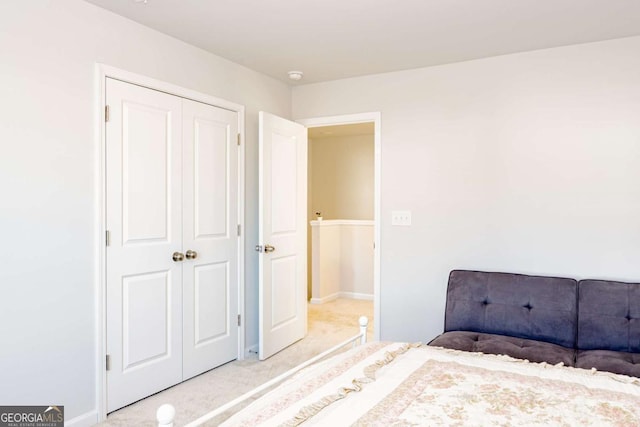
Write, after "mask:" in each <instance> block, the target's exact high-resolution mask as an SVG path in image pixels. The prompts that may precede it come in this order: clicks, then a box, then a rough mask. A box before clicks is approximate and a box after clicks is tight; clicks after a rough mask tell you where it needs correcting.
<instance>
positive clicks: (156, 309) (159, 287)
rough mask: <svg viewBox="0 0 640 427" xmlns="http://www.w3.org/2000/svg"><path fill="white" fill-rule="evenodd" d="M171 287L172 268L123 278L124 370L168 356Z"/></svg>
mask: <svg viewBox="0 0 640 427" xmlns="http://www.w3.org/2000/svg"><path fill="white" fill-rule="evenodd" d="M170 287H171V280H170V272H169V271H162V272H157V273H150V274H139V275H134V276H129V277H123V279H122V288H123V289H122V307H123V315H124V317H123V319H122V332H123V337H122V338H123V340H122V341H123V349H122V355H123V359H124V362H123V371H127V370H128V369H132V368H140V367H143V366H144V365H148V364H150V363H154V362H155V361H157V360H159V359H162V358H164V357H167V356H169V350H170V348H171V346H170V341H171V338H172V337H171V329H172V328H171V326H172V323H173V322H174V319H173V318H172V313H171V304H170V301H169V298H170V295H171V289H170Z"/></svg>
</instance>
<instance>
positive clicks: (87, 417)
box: [64, 411, 98, 427]
mask: <svg viewBox="0 0 640 427" xmlns="http://www.w3.org/2000/svg"><path fill="white" fill-rule="evenodd" d="M96 424H98V411H91V412H87V413H86V414H82V415H78V416H77V417H75V418H72V419H70V420H65V422H64V425H65V427H89V426H93V425H96Z"/></svg>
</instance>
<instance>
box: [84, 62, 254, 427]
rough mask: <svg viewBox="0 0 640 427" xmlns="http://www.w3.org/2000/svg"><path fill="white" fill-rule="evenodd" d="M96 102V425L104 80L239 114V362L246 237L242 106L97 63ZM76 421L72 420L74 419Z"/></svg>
mask: <svg viewBox="0 0 640 427" xmlns="http://www.w3.org/2000/svg"><path fill="white" fill-rule="evenodd" d="M95 74H96V83H95V90H96V103H95V120H97V123H96V124H95V129H96V132H95V134H94V138H95V144H96V146H97V147H99V148H98V150H97V153H96V155H95V159H94V161H95V165H96V168H95V170H96V173H95V183H96V184H95V188H94V190H95V192H96V199H95V200H96V202H95V218H96V219H95V222H94V227H95V229H96V245H97V250H96V253H95V266H96V276H95V278H94V279H95V286H96V298H95V308H96V310H95V311H96V344H95V345H96V410H97V420H98V422H100V421H103V420H105V419H106V418H107V381H106V377H107V373H106V371H105V369H104V360H105V355H106V348H107V345H106V338H107V334H106V322H105V320H106V319H105V313H106V270H105V256H106V253H105V245H104V242H105V240H104V238H105V232H106V227H105V197H106V192H105V185H106V176H105V173H106V171H105V167H106V165H105V161H106V159H105V139H104V136H105V125H104V107H105V104H106V92H105V91H106V88H105V79H106V78H107V77H109V78H113V79H116V80H120V81H123V82H127V83H131V84H135V85H138V86H143V87H146V88H149V89H153V90H157V91H161V92H165V93H168V94H171V95H176V96H179V97H181V98H186V99H190V100H193V101H196V102H202V103H204V104H209V105H213V106H216V107H220V108H224V109H226V110H230V111H235V112H237V113H238V132H239V133H240V147H239V150H238V216H237V218H238V224H239V225H240V226H241V235H240V236H239V237H238V314H239V315H240V316H241V318H242V326H240V327H238V359H239V360H242V359H244V357H245V350H244V346H245V342H244V341H245V328H246V321H245V319H246V315H245V314H246V313H245V312H244V306H245V304H244V298H245V293H244V288H245V283H244V280H245V275H244V266H245V254H244V248H245V238H246V225H245V221H244V218H245V211H244V210H245V200H244V198H245V188H244V184H245V178H244V171H245V129H244V124H245V120H244V116H245V108H244V106H243V105H240V104H236V103H234V102H230V101H227V100H224V99H221V98H217V97H214V96H210V95H207V94H204V93H201V92H197V91H194V90H191V89H187V88H184V87H181V86H177V85H174V84H171V83H167V82H163V81H161V80H156V79H153V78H151V77H147V76H143V75H140V74H135V73H131V72H129V71H125V70H121V69H119V68H115V67H111V66H109V65H105V64H100V63H96V65H95ZM74 420H75V419H74Z"/></svg>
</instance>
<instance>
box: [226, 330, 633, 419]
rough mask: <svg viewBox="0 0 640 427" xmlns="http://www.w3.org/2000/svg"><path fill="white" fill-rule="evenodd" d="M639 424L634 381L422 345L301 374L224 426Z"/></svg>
mask: <svg viewBox="0 0 640 427" xmlns="http://www.w3.org/2000/svg"><path fill="white" fill-rule="evenodd" d="M300 424H303V425H304V426H307V425H316V426H377V425H380V426H422V425H429V426H438V425H443V426H516V425H517V426H550V425H552V426H585V425H595V426H640V379H638V378H635V377H626V376H622V375H615V374H610V373H606V372H596V371H595V370H584V369H577V368H571V367H564V366H560V365H556V366H553V365H548V364H544V363H529V362H527V361H523V360H519V359H513V358H510V357H507V356H494V355H486V354H480V353H467V352H460V351H456V350H448V349H443V348H437V347H428V346H423V345H418V344H403V343H379V342H377V343H369V344H366V345H364V346H362V347H358V348H355V349H353V350H350V351H348V352H345V353H342V354H339V355H337V356H334V357H333V358H331V359H329V360H327V361H324V362H322V363H320V364H317V365H315V366H312V367H310V368H307V369H306V370H303V371H301V372H300V373H299V374H298V375H297V376H296V377H294V378H293V379H292V380H289V381H288V382H285V383H284V384H282V385H281V386H279V387H278V388H276V389H275V390H273V391H271V392H269V393H268V394H266V395H265V396H263V397H261V398H260V399H258V400H256V401H255V402H253V403H252V404H251V405H249V406H248V407H247V408H245V409H244V410H242V411H241V412H239V413H238V414H236V415H234V416H233V417H232V418H230V419H229V420H227V421H226V422H225V423H224V424H223V425H224V426H225V427H229V426H257V425H260V426H295V425H300Z"/></svg>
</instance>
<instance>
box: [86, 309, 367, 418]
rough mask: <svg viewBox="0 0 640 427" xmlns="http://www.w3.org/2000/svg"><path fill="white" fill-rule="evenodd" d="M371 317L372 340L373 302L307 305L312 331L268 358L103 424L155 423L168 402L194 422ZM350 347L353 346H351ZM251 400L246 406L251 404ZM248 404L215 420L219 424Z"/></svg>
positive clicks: (193, 382) (233, 365)
mask: <svg viewBox="0 0 640 427" xmlns="http://www.w3.org/2000/svg"><path fill="white" fill-rule="evenodd" d="M360 316H367V317H368V318H369V329H368V331H369V332H368V334H367V335H368V340H372V337H373V302H372V301H362V300H352V299H338V300H334V301H331V302H328V303H325V304H320V305H314V304H310V305H309V306H308V322H309V323H308V334H307V336H306V337H305V338H304V339H302V340H300V341H298V342H297V343H295V344H293V345H291V346H289V347H288V348H286V349H284V350H282V351H281V352H280V353H278V354H276V355H274V356H272V357H271V358H269V359H267V360H265V361H262V362H260V361H258V359H257V355H256V354H255V353H252V354H251V355H250V357H247V358H246V359H245V360H241V361H233V362H229V363H227V364H225V365H222V366H220V367H218V368H216V369H213V370H211V371H208V372H205V373H204V374H201V375H198V376H197V377H194V378H191V379H190V380H188V381H185V382H183V383H181V384H178V385H176V386H174V387H171V388H168V389H166V390H164V391H161V392H159V393H156V394H155V395H153V396H150V397H148V398H146V399H143V400H140V401H138V402H136V403H134V404H131V405H129V406H126V407H124V408H122V409H120V410H118V411H115V412H113V413H111V414H109V416H108V417H107V420H106V421H104V422H102V423H100V424H99V426H101V427H125V426H126V427H130V426H150V427H151V426H154V425H155V423H156V421H155V419H156V410H157V409H158V407H160V405H162V404H164V403H171V404H172V405H174V406H175V408H176V418H175V426H176V427H179V426H182V425H185V424H186V423H188V422H190V421H193V420H195V419H196V418H198V417H200V416H202V415H204V414H206V413H207V412H209V411H211V410H213V409H215V408H217V407H219V406H222V405H223V404H225V403H226V402H228V401H230V400H232V399H234V398H236V397H237V396H240V395H242V394H243V393H246V392H247V391H249V390H251V389H253V388H255V387H257V386H259V385H260V384H263V383H265V382H267V381H268V380H270V379H271V378H274V377H276V376H278V375H280V374H281V373H283V372H285V371H287V370H289V369H291V368H293V367H295V366H297V365H299V364H300V363H302V362H304V361H305V360H308V359H310V358H312V357H313V356H315V355H317V354H319V353H322V352H323V351H325V350H327V349H329V348H331V347H333V346H334V345H336V344H338V343H340V342H341V341H344V340H346V339H347V338H349V337H351V336H354V335H356V334H357V333H358V318H359V317H360ZM346 348H350V347H346ZM248 403H249V402H247V403H246V404H248ZM246 404H244V405H243V404H241V405H238V407H236V408H234V409H232V410H229V411H227V412H226V413H225V414H223V415H221V416H219V417H217V418H215V419H213V420H211V421H210V422H209V423H207V424H206V425H207V426H215V425H218V424H220V423H221V422H222V421H223V420H224V419H226V418H228V417H229V416H231V415H232V414H233V413H234V412H236V411H237V410H239V409H240V408H241V407H243V406H246Z"/></svg>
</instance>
